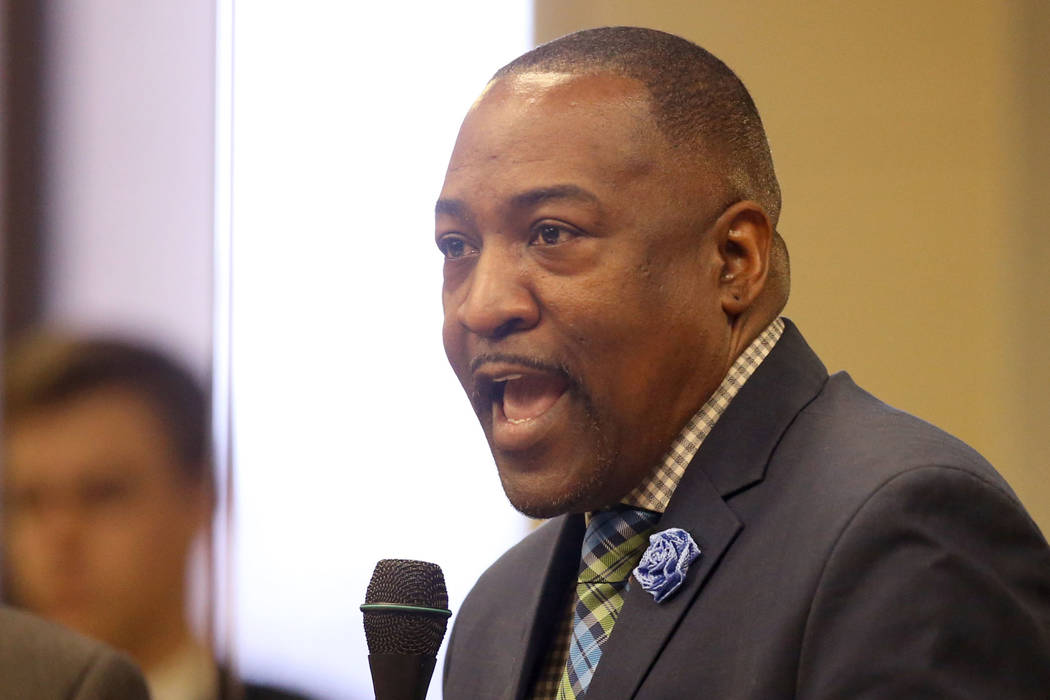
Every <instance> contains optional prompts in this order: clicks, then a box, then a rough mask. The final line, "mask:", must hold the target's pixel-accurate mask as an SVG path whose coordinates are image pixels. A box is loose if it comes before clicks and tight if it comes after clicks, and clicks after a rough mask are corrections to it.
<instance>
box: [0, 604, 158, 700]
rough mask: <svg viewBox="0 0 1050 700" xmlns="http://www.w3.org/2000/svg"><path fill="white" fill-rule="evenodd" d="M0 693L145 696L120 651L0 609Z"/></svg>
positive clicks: (133, 699) (117, 698) (120, 699)
mask: <svg viewBox="0 0 1050 700" xmlns="http://www.w3.org/2000/svg"><path fill="white" fill-rule="evenodd" d="M0 697H27V698H30V697H31V698H41V699H47V698H72V699H75V700H109V699H112V700H125V699H126V700H138V699H139V698H141V699H142V700H146V699H147V698H149V693H148V691H147V690H146V684H145V681H144V680H143V678H142V675H141V674H140V673H139V671H138V669H136V668H135V666H134V665H133V664H132V662H131V661H130V659H128V658H127V657H126V656H124V655H123V654H119V653H117V652H115V651H113V650H111V649H109V648H108V647H106V646H105V645H103V644H101V643H99V642H95V641H92V640H90V639H88V638H87V637H84V636H82V635H80V634H77V633H75V632H72V631H70V630H67V629H64V628H62V627H59V626H58V625H55V624H52V623H50V622H46V621H44V620H41V619H39V618H36V617H34V616H32V615H29V614H27V613H23V612H21V611H18V610H12V609H10V608H0Z"/></svg>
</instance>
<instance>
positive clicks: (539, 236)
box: [529, 223, 579, 246]
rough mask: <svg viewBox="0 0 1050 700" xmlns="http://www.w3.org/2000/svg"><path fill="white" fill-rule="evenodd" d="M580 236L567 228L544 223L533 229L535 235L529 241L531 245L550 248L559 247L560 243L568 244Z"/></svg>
mask: <svg viewBox="0 0 1050 700" xmlns="http://www.w3.org/2000/svg"><path fill="white" fill-rule="evenodd" d="M578 235H579V234H578V233H577V232H576V231H574V230H572V229H570V228H568V227H567V226H561V225H559V224H552V223H543V224H540V225H538V226H536V228H535V229H533V235H532V239H531V240H529V245H539V246H548V245H558V244H559V243H568V242H569V241H571V240H572V239H573V238H576V237H577V236H578Z"/></svg>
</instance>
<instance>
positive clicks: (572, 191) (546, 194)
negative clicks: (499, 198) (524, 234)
mask: <svg viewBox="0 0 1050 700" xmlns="http://www.w3.org/2000/svg"><path fill="white" fill-rule="evenodd" d="M552 199H574V200H577V201H580V202H586V203H587V204H597V203H598V197H597V196H596V195H595V194H594V193H592V192H590V191H588V190H585V189H583V188H582V187H578V186H577V185H551V186H550V187H537V188H536V189H533V190H528V191H527V192H522V193H521V194H516V195H514V196H513V197H512V198H511V200H510V201H511V206H513V207H514V208H515V209H528V208H531V207H534V206H536V205H537V204H542V203H543V202H547V201H549V200H552Z"/></svg>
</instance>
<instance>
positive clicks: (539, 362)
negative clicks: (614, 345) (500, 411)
mask: <svg viewBox="0 0 1050 700" xmlns="http://www.w3.org/2000/svg"><path fill="white" fill-rule="evenodd" d="M488 363H505V364H512V365H520V366H521V367H527V368H528V369H534V370H537V371H540V372H547V373H549V374H554V375H557V376H558V377H561V378H562V379H563V380H565V383H566V385H567V387H568V390H569V391H571V392H573V393H576V394H578V395H583V396H586V395H587V393H586V392H585V391H584V389H583V387H584V384H583V380H582V379H580V378H579V377H578V376H576V374H575V373H574V372H573V371H572V369H571V368H570V367H569V366H568V365H567V364H566V363H564V362H561V361H558V360H550V359H543V358H538V357H532V356H529V355H518V354H515V353H506V352H483V353H480V354H478V355H475V356H474V357H473V358H471V360H470V365H469V367H470V390H469V391H468V394H469V396H470V400H471V403H473V404H474V405H475V407H478V408H484V407H487V405H488V403H489V402H490V401H491V400H492V397H491V393H490V390H491V387H489V386H486V385H479V382H478V381H477V380H475V379H474V373H475V372H477V371H478V370H479V369H480V368H481V367H482V366H484V365H486V364H488Z"/></svg>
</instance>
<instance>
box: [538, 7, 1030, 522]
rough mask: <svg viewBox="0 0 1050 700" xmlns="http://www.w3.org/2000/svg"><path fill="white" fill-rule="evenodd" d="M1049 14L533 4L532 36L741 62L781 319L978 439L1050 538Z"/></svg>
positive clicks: (844, 364) (901, 403)
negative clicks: (764, 154)
mask: <svg viewBox="0 0 1050 700" xmlns="http://www.w3.org/2000/svg"><path fill="white" fill-rule="evenodd" d="M1046 5H1047V4H1046V3H1045V2H1044V1H1043V0H1023V1H1022V0H1018V1H1017V2H1011V3H1003V2H999V1H998V0H957V1H956V0H943V1H940V2H937V1H930V0H925V1H922V2H914V0H912V1H910V2H904V1H899V2H878V3H876V2H865V3H840V2H836V1H835V0H811V1H809V2H805V3H783V2H778V1H776V0H755V1H751V2H731V1H730V0H708V1H706V2H702V3H700V2H672V1H670V0H663V1H659V0H656V1H651V2H646V3H642V2H624V1H611V2H610V1H609V0H558V1H557V2H554V1H553V0H537V2H536V39H537V41H546V40H548V39H551V38H554V37H556V36H560V35H561V34H565V33H567V32H570V31H573V30H576V29H581V28H584V27H592V26H599V25H606V24H637V25H644V26H650V27H655V28H658V29H664V30H667V31H671V32H674V33H676V34H681V35H683V36H685V37H687V38H689V39H692V40H693V41H696V42H697V43H699V44H701V45H702V46H704V47H705V48H708V49H709V50H711V51H712V52H714V53H715V54H716V55H718V56H719V57H721V58H722V59H724V60H725V61H726V63H728V64H729V65H730V66H731V67H732V68H733V69H734V70H736V71H737V73H738V74H739V75H740V76H741V78H742V79H743V80H744V82H745V83H746V84H747V85H748V87H749V88H750V89H751V92H752V93H753V95H754V97H755V101H756V102H757V103H758V106H759V110H760V111H761V113H762V116H763V119H764V121H765V124H766V128H767V130H768V132H769V138H770V142H771V144H772V148H773V156H774V159H775V161H776V165H777V171H778V174H779V177H780V181H781V185H782V187H783V191H784V213H783V216H782V218H781V222H780V231H781V233H783V235H784V237H785V238H786V240H787V241H788V246H789V248H790V250H791V254H792V259H793V267H794V289H793V292H792V297H791V302H790V304H789V306H788V310H787V315H788V316H790V317H791V318H792V319H794V320H795V321H796V322H798V324H799V325H800V326H801V327H802V329H803V331H804V332H805V334H806V336H807V338H808V340H809V341H810V343H811V344H812V345H813V347H814V348H815V349H816V350H817V352H818V353H819V354H820V355H821V356H822V357H823V359H824V361H825V363H826V364H827V365H828V368H829V369H831V370H837V369H848V371H849V372H850V373H851V374H852V375H853V377H854V378H855V379H856V380H857V381H858V383H860V384H861V385H862V386H864V387H865V388H867V389H869V390H870V391H872V392H873V393H875V394H876V395H878V396H879V397H880V398H882V399H884V400H886V401H888V402H890V403H892V404H894V405H896V406H898V407H900V408H903V409H905V410H907V411H910V412H912V413H915V414H917V415H919V416H921V417H923V418H925V419H927V420H929V421H931V422H933V423H935V424H937V425H939V426H941V427H943V428H945V429H947V430H948V431H950V432H952V433H954V434H956V435H958V436H959V437H961V438H963V439H964V440H966V441H967V442H969V443H970V444H972V445H974V446H975V447H976V448H977V449H978V450H980V451H981V452H982V453H983V454H984V455H985V456H987V457H988V458H989V459H990V460H991V461H992V462H993V463H994V464H995V465H996V466H997V467H998V468H999V470H1000V471H1001V472H1002V473H1003V474H1004V475H1005V476H1006V478H1007V479H1008V480H1009V481H1010V482H1011V484H1013V486H1014V488H1015V489H1016V490H1017V492H1018V494H1019V495H1020V496H1021V498H1022V500H1023V501H1024V502H1025V503H1026V504H1027V506H1028V508H1029V510H1030V511H1031V512H1032V514H1033V516H1034V518H1035V519H1036V521H1037V522H1038V523H1039V524H1040V526H1041V527H1042V528H1043V531H1044V532H1050V485H1048V483H1047V481H1048V480H1047V478H1046V476H1045V474H1046V464H1047V461H1048V459H1047V458H1048V457H1050V448H1048V446H1047V445H1048V441H1050V398H1048V396H1047V394H1048V392H1050V369H1048V366H1047V365H1048V362H1047V359H1048V358H1047V354H1048V353H1047V352H1046V351H1044V350H1042V349H1041V347H1047V346H1048V345H1050V332H1048V330H1047V321H1048V320H1050V306H1048V302H1047V299H1048V297H1050V284H1048V283H1047V281H1046V276H1047V274H1048V271H1050V245H1048V243H1047V241H1048V237H1050V232H1048V231H1047V228H1048V227H1047V225H1046V219H1045V209H1046V207H1047V206H1048V205H1050V196H1048V195H1050V191H1048V187H1050V184H1048V183H1050V172H1048V170H1047V168H1048V163H1050V129H1048V128H1047V124H1048V123H1050V52H1047V51H1046V49H1045V37H1047V36H1050V10H1048V9H1047V7H1046ZM1040 346H1041V347H1040Z"/></svg>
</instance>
